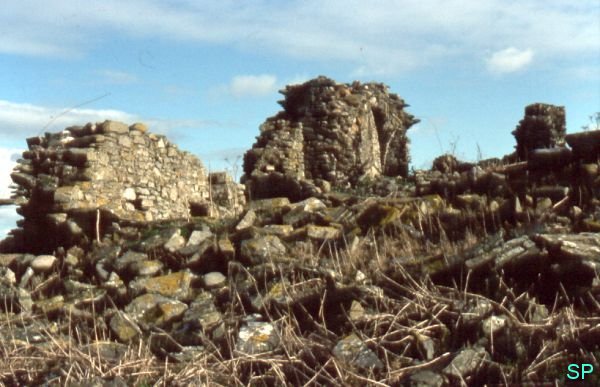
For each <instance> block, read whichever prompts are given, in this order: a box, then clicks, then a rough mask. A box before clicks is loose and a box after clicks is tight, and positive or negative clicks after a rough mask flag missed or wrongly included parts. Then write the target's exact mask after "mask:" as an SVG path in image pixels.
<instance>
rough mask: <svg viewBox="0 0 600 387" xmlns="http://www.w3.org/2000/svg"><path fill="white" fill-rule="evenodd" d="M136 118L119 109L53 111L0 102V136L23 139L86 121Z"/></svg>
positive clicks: (30, 105)
mask: <svg viewBox="0 0 600 387" xmlns="http://www.w3.org/2000/svg"><path fill="white" fill-rule="evenodd" d="M137 118H138V117H137V116H136V115H134V114H130V113H126V112H123V111H119V110H111V109H68V108H52V107H47V106H39V105H33V104H28V103H16V102H11V101H5V100H0V135H1V136H2V137H4V138H17V139H22V138H24V137H26V136H35V135H39V134H42V133H44V132H45V131H56V130H62V129H64V128H65V127H67V126H72V125H83V124H86V123H88V122H102V121H104V120H107V119H110V120H117V121H123V122H135V121H137Z"/></svg>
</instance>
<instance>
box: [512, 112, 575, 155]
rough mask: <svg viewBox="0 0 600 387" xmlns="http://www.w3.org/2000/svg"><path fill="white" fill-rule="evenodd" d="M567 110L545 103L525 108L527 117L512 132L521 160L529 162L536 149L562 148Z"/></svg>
mask: <svg viewBox="0 0 600 387" xmlns="http://www.w3.org/2000/svg"><path fill="white" fill-rule="evenodd" d="M566 131H567V129H566V123H565V108H564V106H555V105H550V104H544V103H534V104H531V105H528V106H526V107H525V117H524V118H523V119H522V120H521V121H520V122H519V125H517V128H516V129H515V130H514V131H513V132H512V134H513V135H514V136H515V138H516V140H517V156H518V158H519V160H523V161H525V160H528V159H529V155H530V153H531V152H532V151H533V150H535V149H541V148H554V147H562V146H564V145H565V134H566Z"/></svg>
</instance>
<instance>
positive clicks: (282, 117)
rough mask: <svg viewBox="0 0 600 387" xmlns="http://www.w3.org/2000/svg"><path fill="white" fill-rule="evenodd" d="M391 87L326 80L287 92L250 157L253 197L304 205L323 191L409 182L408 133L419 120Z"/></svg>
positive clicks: (246, 169) (247, 159) (246, 167)
mask: <svg viewBox="0 0 600 387" xmlns="http://www.w3.org/2000/svg"><path fill="white" fill-rule="evenodd" d="M387 89H388V88H387V86H385V85H383V84H381V83H366V84H361V83H360V82H354V83H352V84H340V83H336V82H335V81H333V80H331V79H328V78H325V77H318V78H316V79H313V80H310V81H308V82H306V83H304V84H301V85H293V86H287V87H286V88H285V90H283V91H281V93H282V94H283V95H284V96H285V98H284V100H283V101H280V104H281V105H282V106H283V108H284V110H283V111H282V112H279V113H278V114H277V115H275V116H274V117H271V118H268V119H267V120H266V122H265V123H264V124H262V125H261V127H260V131H261V133H260V135H259V136H258V137H257V141H256V143H255V144H254V145H253V147H252V149H251V150H249V151H248V152H247V153H246V155H245V157H244V172H245V176H244V181H245V182H246V183H247V184H248V189H249V195H250V197H253V198H260V197H273V196H289V197H291V198H294V199H299V198H302V197H306V196H310V194H311V193H314V192H315V188H316V187H318V188H320V189H321V190H323V189H324V190H327V188H328V187H329V186H331V185H333V186H335V187H344V186H348V185H355V184H356V183H357V182H358V181H359V180H360V179H364V178H374V177H376V176H380V175H386V176H406V175H407V173H408V162H409V155H408V138H407V137H406V131H407V130H408V128H410V126H411V125H413V124H415V123H416V122H418V120H416V119H415V118H414V117H413V116H412V115H410V114H408V113H406V112H405V111H404V108H405V107H407V106H408V105H406V104H405V103H404V101H403V100H402V99H401V98H400V97H398V96H397V95H396V94H391V93H389V92H388V90H387ZM317 191H318V190H317Z"/></svg>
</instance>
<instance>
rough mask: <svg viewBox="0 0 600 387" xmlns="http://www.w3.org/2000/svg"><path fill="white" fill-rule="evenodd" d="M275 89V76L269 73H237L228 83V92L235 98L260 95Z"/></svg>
mask: <svg viewBox="0 0 600 387" xmlns="http://www.w3.org/2000/svg"><path fill="white" fill-rule="evenodd" d="M275 91H277V77H276V76H274V75H269V74H262V75H237V76H235V77H233V78H232V79H231V83H230V84H229V92H230V93H231V95H233V96H234V97H236V98H240V97H260V96H263V95H268V94H271V93H273V92H275Z"/></svg>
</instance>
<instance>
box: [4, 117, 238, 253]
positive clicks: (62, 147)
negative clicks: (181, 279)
mask: <svg viewBox="0 0 600 387" xmlns="http://www.w3.org/2000/svg"><path fill="white" fill-rule="evenodd" d="M27 144H28V146H29V150H27V151H25V152H24V153H23V159H21V160H20V162H19V165H18V166H17V167H16V169H15V172H14V173H12V175H11V177H12V179H13V181H14V182H15V183H16V184H17V185H18V192H17V194H18V195H19V196H21V199H20V204H21V205H20V208H19V209H18V212H19V213H20V214H21V215H22V216H23V217H24V220H23V221H22V224H21V226H22V227H21V229H20V230H15V231H13V237H14V238H15V243H17V244H19V245H22V246H23V248H24V249H25V250H31V251H37V250H49V251H51V249H53V248H54V247H56V246H59V245H64V244H67V245H70V244H72V243H75V242H77V240H79V239H81V238H84V237H86V236H87V237H93V236H94V235H95V233H96V232H97V231H98V232H102V231H103V230H104V228H105V226H106V225H110V224H111V222H113V221H118V222H123V221H130V222H147V221H155V220H164V219H174V218H186V217H189V216H190V215H199V214H202V213H208V212H211V211H210V208H209V207H210V205H209V201H210V199H213V198H212V197H211V196H212V195H211V194H212V192H213V190H212V189H211V187H214V193H215V195H214V196H215V197H214V199H215V202H219V203H223V204H233V203H228V201H230V200H235V201H237V203H239V204H243V195H242V196H241V198H240V195H239V192H237V191H238V188H237V185H236V184H234V183H233V182H232V181H231V179H227V178H226V177H223V176H220V175H219V174H215V176H213V177H211V180H212V181H213V184H212V185H211V184H209V181H208V177H207V175H206V171H205V168H204V167H203V165H202V163H201V162H200V160H198V159H197V158H196V157H195V156H193V155H191V154H189V153H187V152H182V151H180V150H178V149H177V147H176V146H175V145H174V144H172V143H170V142H169V141H167V139H166V138H165V137H164V136H160V135H156V134H150V133H148V132H147V128H146V126H145V125H144V124H140V123H137V124H133V125H131V126H127V125H126V124H124V123H121V122H115V121H105V122H103V123H101V124H91V123H90V124H87V125H85V126H73V127H69V128H67V129H66V130H64V131H63V132H61V133H55V134H50V133H47V134H46V135H45V136H42V137H33V138H29V139H28V140H27ZM232 207H233V206H232ZM97 228H99V230H96V229H97Z"/></svg>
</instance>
